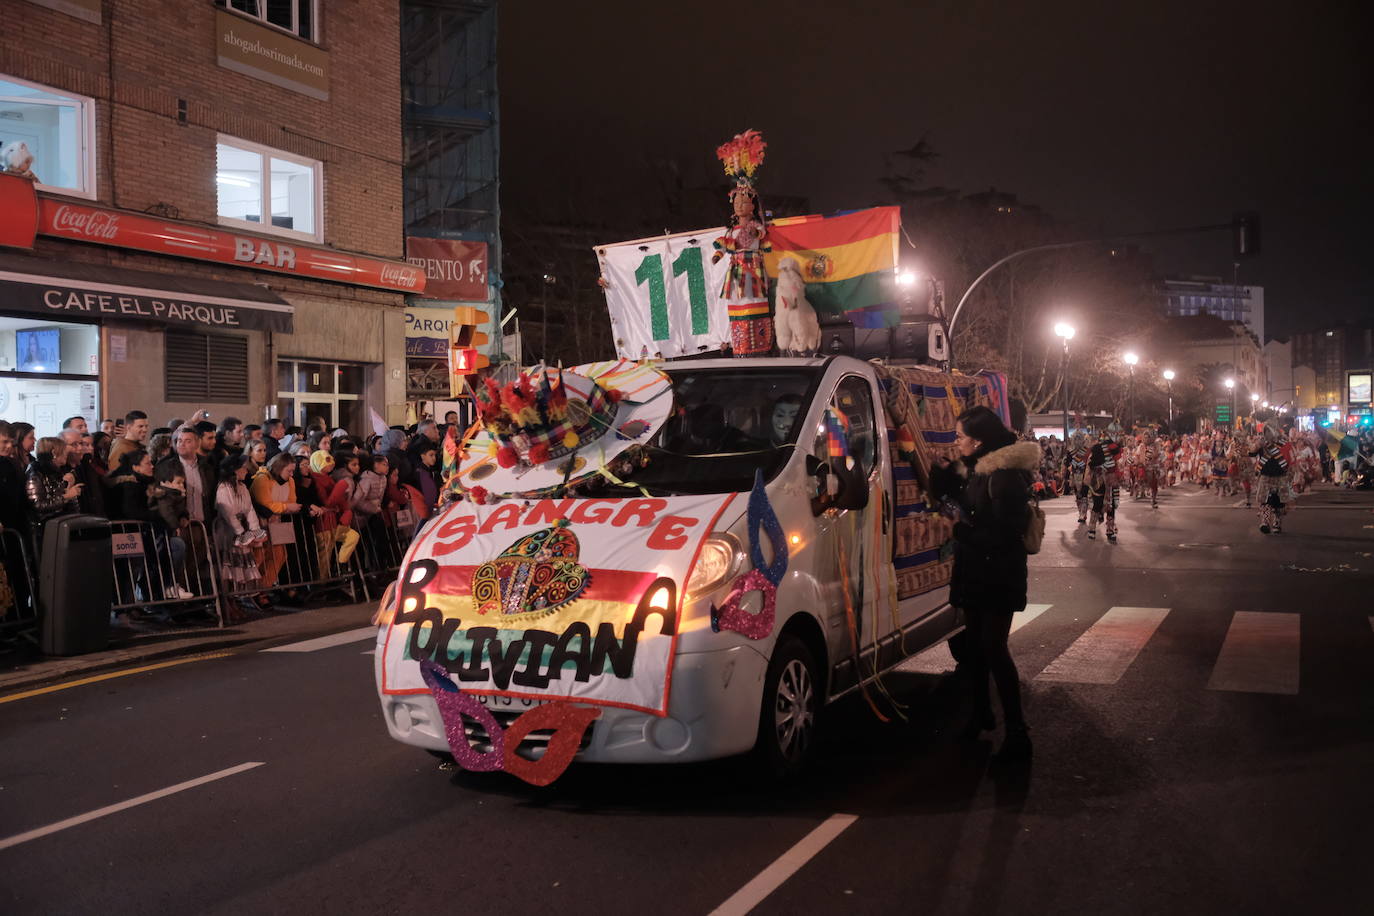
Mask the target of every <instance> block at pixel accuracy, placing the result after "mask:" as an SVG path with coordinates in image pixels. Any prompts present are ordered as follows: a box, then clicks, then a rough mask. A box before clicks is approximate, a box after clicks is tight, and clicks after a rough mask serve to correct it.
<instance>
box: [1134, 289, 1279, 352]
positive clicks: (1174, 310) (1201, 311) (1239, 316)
mask: <svg viewBox="0 0 1374 916" xmlns="http://www.w3.org/2000/svg"><path fill="white" fill-rule="evenodd" d="M1157 295H1158V297H1159V300H1160V303H1161V305H1162V306H1163V311H1164V313H1165V314H1166V315H1168V316H1169V317H1171V318H1190V317H1193V316H1196V315H1211V316H1213V317H1215V318H1220V319H1221V320H1222V321H1238V322H1240V323H1241V324H1243V325H1245V326H1246V327H1247V328H1249V329H1250V331H1251V332H1252V333H1253V334H1254V335H1255V337H1256V338H1258V339H1259V341H1260V342H1261V343H1263V342H1264V287H1262V286H1247V285H1243V284H1235V283H1223V282H1222V280H1221V278H1220V277H1184V278H1181V279H1173V278H1169V279H1164V280H1162V281H1160V283H1159V286H1158V288H1157Z"/></svg>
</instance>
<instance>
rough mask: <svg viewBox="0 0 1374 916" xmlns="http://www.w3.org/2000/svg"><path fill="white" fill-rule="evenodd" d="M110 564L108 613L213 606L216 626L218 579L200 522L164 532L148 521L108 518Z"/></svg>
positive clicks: (220, 618)
mask: <svg viewBox="0 0 1374 916" xmlns="http://www.w3.org/2000/svg"><path fill="white" fill-rule="evenodd" d="M110 553H111V557H110V562H111V563H112V564H113V567H114V589H113V595H114V600H113V602H112V603H111V605H110V610H111V611H131V610H134V609H135V608H142V609H153V608H165V609H166V610H167V611H168V613H169V614H170V615H172V616H175V612H176V610H177V609H178V608H181V609H185V610H189V609H191V608H193V607H195V606H197V605H209V606H210V607H212V608H214V610H215V614H216V618H217V619H218V621H219V623H220V625H221V626H222V625H223V623H224V619H223V616H222V615H221V613H220V610H219V607H220V605H219V588H218V577H217V575H216V574H215V565H216V564H215V553H214V549H213V547H212V545H211V544H210V540H209V533H208V532H207V531H206V529H205V525H204V524H203V523H201V522H197V521H192V522H190V523H189V527H188V528H183V529H178V530H177V531H176V532H168V531H167V530H166V529H162V530H158V529H155V528H154V527H153V526H152V525H150V524H149V523H147V522H137V521H112V522H110Z"/></svg>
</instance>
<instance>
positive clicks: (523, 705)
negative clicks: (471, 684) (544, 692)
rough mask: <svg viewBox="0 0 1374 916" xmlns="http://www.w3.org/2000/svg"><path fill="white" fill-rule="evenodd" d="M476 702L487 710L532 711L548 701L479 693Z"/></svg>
mask: <svg viewBox="0 0 1374 916" xmlns="http://www.w3.org/2000/svg"><path fill="white" fill-rule="evenodd" d="M476 696H477V702H479V703H481V704H482V705H483V706H485V707H487V708H488V709H533V708H534V707H536V706H543V705H544V704H545V703H547V702H549V701H548V700H531V699H530V698H529V697H498V696H492V695H490V694H486V693H479V694H477V695H476Z"/></svg>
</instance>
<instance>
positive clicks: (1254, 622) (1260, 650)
mask: <svg viewBox="0 0 1374 916" xmlns="http://www.w3.org/2000/svg"><path fill="white" fill-rule="evenodd" d="M1301 628H1302V618H1301V616H1300V615H1298V614H1271V613H1258V612H1255V611H1237V612H1236V613H1235V616H1233V617H1232V618H1231V628H1230V629H1229V630H1227V631H1226V641H1225V642H1223V643H1222V644H1221V654H1220V655H1219V656H1218V657H1217V663H1216V665H1215V666H1214V667H1213V668H1212V678H1211V680H1209V681H1208V682H1207V689H1208V690H1232V691H1241V692H1245V693H1285V694H1295V693H1297V692H1298V656H1299V649H1300V647H1301V638H1302V636H1301Z"/></svg>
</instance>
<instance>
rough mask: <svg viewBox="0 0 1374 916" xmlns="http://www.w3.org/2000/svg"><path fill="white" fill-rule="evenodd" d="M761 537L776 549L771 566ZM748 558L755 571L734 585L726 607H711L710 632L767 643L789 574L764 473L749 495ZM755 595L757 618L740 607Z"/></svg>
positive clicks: (758, 474)
mask: <svg viewBox="0 0 1374 916" xmlns="http://www.w3.org/2000/svg"><path fill="white" fill-rule="evenodd" d="M760 533H763V534H767V535H768V542H769V545H770V546H771V547H772V548H773V562H772V563H765V562H764V559H763V545H762V544H761V543H760ZM749 558H750V559H751V560H752V561H753V563H754V568H753V569H751V570H749V572H747V573H745V574H744V575H742V576H740V577H739V578H738V579H736V580H735V581H734V584H733V585H731V586H730V593H729V594H728V595H726V596H725V604H724V605H723V606H722V607H720V608H717V607H716V606H715V605H714V604H713V605H711V629H712V630H714V631H715V632H717V633H719V632H720V631H721V630H734V631H735V632H736V633H741V634H743V635H744V636H747V637H749V638H750V639H767V638H768V637H769V636H770V635H772V633H773V623H774V620H775V618H776V616H777V604H778V584H779V583H780V582H782V577H783V576H784V575H785V574H786V573H787V538H785V537H784V536H783V533H782V525H781V524H780V523H779V522H778V515H777V513H776V512H774V511H773V506H772V504H771V503H769V502H768V492H767V491H766V490H765V489H764V485H763V472H762V471H755V472H754V490H753V492H752V493H750V494H749ZM755 591H756V592H758V593H759V594H760V595H761V596H763V607H762V608H760V609H759V612H758V613H757V614H751V613H749V612H748V611H746V610H744V608H743V607H741V605H742V604H743V602H744V596H745V595H747V594H749V593H750V592H755Z"/></svg>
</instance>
